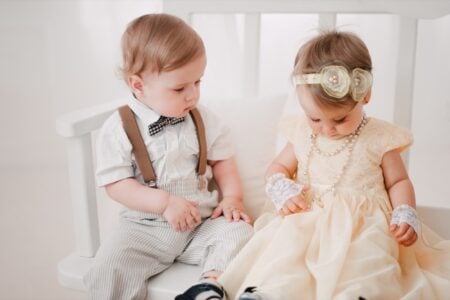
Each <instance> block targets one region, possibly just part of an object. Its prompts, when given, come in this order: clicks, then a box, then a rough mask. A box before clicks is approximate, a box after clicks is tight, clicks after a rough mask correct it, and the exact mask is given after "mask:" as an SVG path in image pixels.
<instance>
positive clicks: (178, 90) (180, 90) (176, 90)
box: [174, 87, 184, 92]
mask: <svg viewBox="0 0 450 300" xmlns="http://www.w3.org/2000/svg"><path fill="white" fill-rule="evenodd" d="M183 90H184V87H182V88H179V89H174V91H175V92H182V91H183Z"/></svg>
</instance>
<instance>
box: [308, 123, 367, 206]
mask: <svg viewBox="0 0 450 300" xmlns="http://www.w3.org/2000/svg"><path fill="white" fill-rule="evenodd" d="M366 124H367V118H366V115H363V118H362V120H361V123H359V125H358V127H357V128H356V130H355V131H354V132H352V133H351V134H349V135H348V136H347V137H346V138H345V141H344V142H343V143H342V144H341V145H340V146H339V147H338V148H337V149H335V150H333V151H331V152H325V151H322V150H320V149H319V147H318V146H317V134H314V133H311V134H310V136H309V139H310V143H311V146H310V148H309V152H308V154H307V155H306V161H305V169H304V171H303V175H304V178H305V180H306V184H310V183H311V179H310V174H309V165H310V162H311V156H312V154H313V153H316V154H318V155H321V156H325V157H331V156H336V155H338V154H339V153H341V152H342V151H344V150H345V149H347V154H346V157H345V162H344V164H343V165H342V168H341V170H340V172H339V173H338V174H337V175H336V176H335V178H334V181H333V183H332V184H331V186H330V187H329V188H327V189H325V190H324V191H323V192H322V193H320V194H319V195H318V196H313V198H312V201H313V202H316V203H317V204H318V205H319V206H320V207H323V202H322V200H321V198H322V196H323V195H325V194H326V193H328V192H334V191H335V189H336V186H337V185H338V184H339V182H340V181H341V178H342V177H343V175H344V172H345V171H346V169H347V167H348V164H349V162H350V156H351V154H352V152H353V148H354V147H355V143H356V140H357V139H358V137H359V135H360V134H361V130H362V129H363V128H364V126H365V125H366Z"/></svg>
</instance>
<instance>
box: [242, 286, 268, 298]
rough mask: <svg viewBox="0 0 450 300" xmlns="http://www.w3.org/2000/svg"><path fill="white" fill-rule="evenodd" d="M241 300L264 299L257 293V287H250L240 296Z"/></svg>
mask: <svg viewBox="0 0 450 300" xmlns="http://www.w3.org/2000/svg"><path fill="white" fill-rule="evenodd" d="M239 300H263V297H262V296H261V295H260V294H259V293H258V292H257V291H256V287H254V286H250V287H248V288H246V289H245V290H244V292H243V293H242V294H241V295H240V296H239Z"/></svg>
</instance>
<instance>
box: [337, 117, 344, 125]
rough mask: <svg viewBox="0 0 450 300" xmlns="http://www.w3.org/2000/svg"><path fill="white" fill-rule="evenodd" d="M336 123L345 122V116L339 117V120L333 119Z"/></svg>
mask: <svg viewBox="0 0 450 300" xmlns="http://www.w3.org/2000/svg"><path fill="white" fill-rule="evenodd" d="M335 122H336V123H338V124H341V123H344V122H345V118H342V119H339V120H335Z"/></svg>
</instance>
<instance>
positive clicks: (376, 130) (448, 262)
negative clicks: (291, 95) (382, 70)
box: [220, 117, 450, 300]
mask: <svg viewBox="0 0 450 300" xmlns="http://www.w3.org/2000/svg"><path fill="white" fill-rule="evenodd" d="M280 127H281V132H282V134H283V135H284V136H285V137H286V138H287V139H288V141H289V142H290V143H292V144H293V145H294V147H295V154H296V157H297V159H298V161H299V165H298V170H299V172H298V174H297V178H298V181H299V182H300V183H304V182H305V179H306V178H305V176H304V174H303V171H304V168H305V166H304V164H305V159H306V156H307V154H308V152H309V148H310V143H311V142H310V139H309V135H310V133H311V129H310V128H309V126H308V124H307V121H306V119H305V118H304V117H291V118H288V119H285V120H284V121H283V122H281V126H280ZM340 143H342V140H330V139H327V138H326V137H323V136H319V137H318V138H317V145H318V146H319V148H320V149H321V150H322V151H333V149H337V148H338V147H339V145H340ZM411 143H412V136H411V134H410V133H409V131H407V130H405V129H402V128H399V127H397V126H395V125H392V124H390V123H387V122H384V121H381V120H378V119H375V118H368V122H367V124H366V126H365V127H364V128H363V129H362V131H361V134H360V136H359V138H358V140H357V142H356V144H355V146H354V149H353V153H352V154H351V156H350V160H349V163H348V165H347V168H346V169H345V171H344V173H343V175H342V177H341V180H340V182H339V184H338V185H337V186H336V189H335V191H334V192H328V193H326V194H324V195H323V196H322V197H321V200H322V203H321V204H322V205H323V207H322V206H320V205H319V204H320V203H319V202H318V201H316V202H313V203H312V209H311V211H309V212H303V213H297V214H292V215H289V216H287V217H284V218H282V217H280V216H277V215H276V214H275V213H266V214H264V215H262V216H261V217H260V218H259V219H258V220H257V222H256V224H255V229H256V233H255V235H254V237H253V238H252V239H251V240H250V242H249V243H248V244H247V245H246V246H245V247H244V249H243V250H242V251H241V252H240V254H239V255H238V256H237V257H236V258H235V260H234V261H233V262H232V263H231V264H230V265H229V267H228V268H227V270H226V271H225V273H223V275H222V276H221V280H220V281H221V282H222V283H223V285H224V287H225V290H226V291H227V293H228V297H229V299H234V298H237V297H238V296H239V295H240V293H242V291H243V290H244V289H245V288H246V287H250V286H256V287H257V290H258V291H260V292H261V293H262V294H263V295H264V296H265V298H264V299H266V298H267V299H289V300H295V299H302V300H303V299H323V300H328V299H345V300H347V299H355V300H356V299H358V298H359V297H363V298H365V299H383V300H385V299H450V241H445V240H442V239H441V238H439V237H438V236H437V235H436V234H434V233H433V232H432V231H431V230H430V229H429V228H427V227H426V226H424V225H423V224H422V225H421V231H422V233H421V234H420V237H419V239H418V240H417V242H416V243H415V244H414V245H413V246H411V247H403V246H399V244H398V243H397V242H396V240H395V239H394V238H393V237H392V236H391V234H390V233H389V221H390V215H391V211H392V208H391V205H390V202H389V198H388V194H387V191H386V189H385V186H384V183H383V173H382V169H381V167H380V165H381V160H382V157H383V155H384V153H386V152H387V151H390V150H393V149H399V150H403V149H405V148H406V147H408V146H409V145H410V144H411ZM346 153H347V149H346V150H344V151H342V152H340V153H339V154H338V155H336V156H332V157H325V156H320V155H318V154H316V153H313V154H312V156H311V158H310V163H309V165H310V166H309V174H310V182H311V193H312V194H316V195H319V194H320V193H321V192H322V191H324V190H326V189H327V188H329V186H330V183H332V182H334V176H336V175H337V174H338V173H339V172H340V170H341V169H342V165H343V164H344V163H345V161H346Z"/></svg>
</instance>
